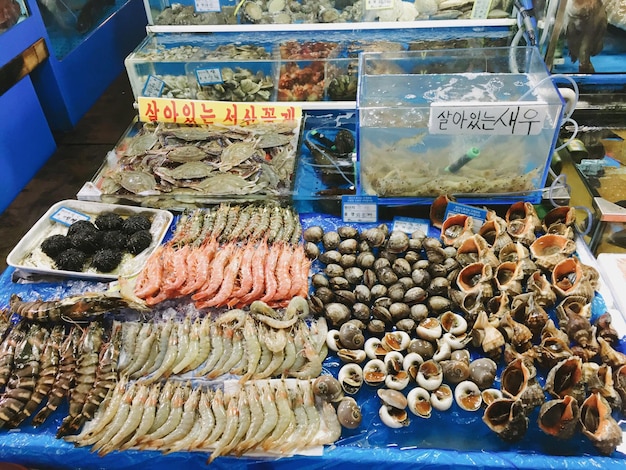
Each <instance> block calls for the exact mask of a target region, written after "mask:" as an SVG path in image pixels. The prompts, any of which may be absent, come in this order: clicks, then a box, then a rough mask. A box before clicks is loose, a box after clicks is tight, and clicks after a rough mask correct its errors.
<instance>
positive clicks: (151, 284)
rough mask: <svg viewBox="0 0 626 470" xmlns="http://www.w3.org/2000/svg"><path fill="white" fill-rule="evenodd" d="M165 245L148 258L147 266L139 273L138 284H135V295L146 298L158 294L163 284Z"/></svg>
mask: <svg viewBox="0 0 626 470" xmlns="http://www.w3.org/2000/svg"><path fill="white" fill-rule="evenodd" d="M164 249H165V248H164V245H160V246H159V247H158V248H157V249H156V250H154V252H153V253H152V254H151V255H150V258H148V261H147V262H146V264H145V266H144V267H143V269H142V270H141V273H139V278H138V279H137V284H136V285H135V295H136V296H137V297H139V298H142V299H145V298H146V297H150V296H152V295H154V294H156V293H157V292H158V291H159V288H160V286H161V278H162V277H163V264H162V253H163V250H164Z"/></svg>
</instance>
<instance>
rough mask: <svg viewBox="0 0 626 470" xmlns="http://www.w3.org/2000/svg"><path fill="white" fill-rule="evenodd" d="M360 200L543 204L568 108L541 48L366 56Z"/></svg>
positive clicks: (362, 82) (360, 94)
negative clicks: (543, 190) (456, 198)
mask: <svg viewBox="0 0 626 470" xmlns="http://www.w3.org/2000/svg"><path fill="white" fill-rule="evenodd" d="M359 69H360V76H359V90H358V106H357V108H358V112H359V136H358V158H359V166H360V185H359V191H360V192H361V193H364V194H372V195H377V196H379V197H385V198H393V197H414V198H434V197H436V196H439V195H442V194H449V195H450V194H451V195H456V196H459V197H464V196H465V197H470V198H471V197H480V198H481V199H483V200H484V198H492V199H497V198H501V197H503V196H509V197H513V198H515V199H517V200H519V199H520V198H522V199H528V200H532V199H537V200H539V199H540V198H541V194H540V191H539V190H540V189H541V188H543V185H544V184H545V181H546V177H547V171H548V167H549V163H550V159H551V155H552V152H553V149H554V143H555V141H556V138H557V135H558V130H559V128H560V125H561V113H562V110H563V106H564V103H563V99H562V98H561V95H560V94H559V92H558V90H557V88H556V86H555V85H554V83H553V82H552V80H551V79H550V76H549V74H548V71H547V68H546V66H545V64H544V62H543V60H542V58H541V57H540V55H539V52H538V50H537V49H536V48H530V47H512V48H488V49H448V50H429V51H414V52H412V51H409V52H398V53H363V54H361V58H360V66H359Z"/></svg>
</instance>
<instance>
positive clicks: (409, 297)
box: [402, 286, 428, 306]
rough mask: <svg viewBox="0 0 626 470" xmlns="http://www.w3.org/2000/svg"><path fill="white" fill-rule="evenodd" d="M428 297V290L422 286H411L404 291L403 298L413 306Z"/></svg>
mask: <svg viewBox="0 0 626 470" xmlns="http://www.w3.org/2000/svg"><path fill="white" fill-rule="evenodd" d="M426 297H428V292H426V290H424V289H423V288H422V287H419V286H415V287H411V288H410V289H409V290H407V291H406V292H405V293H404V297H403V298H402V300H403V301H404V303H406V304H407V305H411V306H413V305H414V304H416V303H417V302H423V301H424V300H425V299H426Z"/></svg>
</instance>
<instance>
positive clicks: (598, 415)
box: [580, 392, 622, 455]
mask: <svg viewBox="0 0 626 470" xmlns="http://www.w3.org/2000/svg"><path fill="white" fill-rule="evenodd" d="M580 424H581V426H582V433H583V434H584V435H585V436H586V437H587V438H588V439H589V440H590V441H591V442H592V444H593V445H594V446H595V447H596V448H597V449H598V450H599V451H600V452H601V453H602V454H604V455H610V454H611V453H613V451H615V449H616V448H617V446H618V445H619V444H621V443H622V429H621V428H620V426H619V425H618V424H617V422H616V421H615V420H614V419H613V417H612V416H611V407H610V406H609V404H608V403H607V401H606V400H605V399H604V398H603V397H602V395H600V394H599V393H598V392H595V393H592V394H591V395H589V397H588V398H587V399H586V400H585V401H584V402H583V403H582V405H581V407H580Z"/></svg>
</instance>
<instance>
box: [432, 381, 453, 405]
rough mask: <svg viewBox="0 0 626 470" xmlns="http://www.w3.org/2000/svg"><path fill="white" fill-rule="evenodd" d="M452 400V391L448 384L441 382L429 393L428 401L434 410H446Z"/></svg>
mask: <svg viewBox="0 0 626 470" xmlns="http://www.w3.org/2000/svg"><path fill="white" fill-rule="evenodd" d="M453 402H454V394H453V393H452V389H451V388H450V386H449V385H447V384H441V385H440V386H439V387H438V388H437V389H435V390H433V391H432V393H431V394H430V403H431V404H432V405H433V408H435V409H436V410H439V411H446V410H448V409H450V407H451V406H452V403H453Z"/></svg>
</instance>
